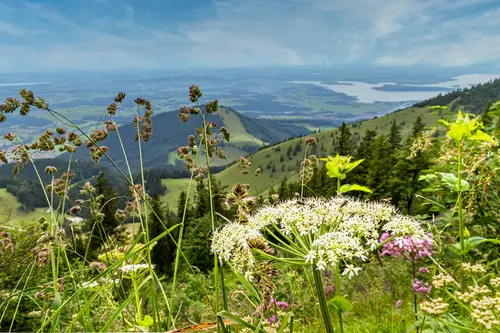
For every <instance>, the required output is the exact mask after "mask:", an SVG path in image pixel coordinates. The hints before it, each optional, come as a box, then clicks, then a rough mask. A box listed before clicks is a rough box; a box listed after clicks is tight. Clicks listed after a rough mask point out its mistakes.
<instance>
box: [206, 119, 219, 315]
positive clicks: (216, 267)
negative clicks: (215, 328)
mask: <svg viewBox="0 0 500 333" xmlns="http://www.w3.org/2000/svg"><path fill="white" fill-rule="evenodd" d="M202 116H203V137H204V138H203V143H204V145H205V159H206V163H207V178H208V193H209V202H210V220H211V222H212V232H214V231H215V214H214V211H215V210H214V201H213V196H212V179H211V178H212V177H211V173H210V156H209V151H210V147H209V146H208V133H207V120H206V118H205V115H202ZM218 275H219V260H218V258H217V254H215V253H214V287H215V310H216V312H215V313H218V312H219V281H218V278H219V276H218Z"/></svg>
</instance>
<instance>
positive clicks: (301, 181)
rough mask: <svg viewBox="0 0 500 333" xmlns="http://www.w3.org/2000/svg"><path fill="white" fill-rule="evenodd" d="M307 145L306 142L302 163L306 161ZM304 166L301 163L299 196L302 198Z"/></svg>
mask: <svg viewBox="0 0 500 333" xmlns="http://www.w3.org/2000/svg"><path fill="white" fill-rule="evenodd" d="M308 146H309V144H307V143H306V148H305V149H304V159H303V160H302V161H303V162H302V163H304V162H305V161H306V158H307V147H308ZM305 167H306V166H305V165H302V177H300V198H303V197H304V185H305V184H304V168H305Z"/></svg>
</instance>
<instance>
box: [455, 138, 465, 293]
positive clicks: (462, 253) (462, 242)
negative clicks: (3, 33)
mask: <svg viewBox="0 0 500 333" xmlns="http://www.w3.org/2000/svg"><path fill="white" fill-rule="evenodd" d="M462 144H463V142H460V143H459V144H458V148H457V178H458V184H457V187H458V197H457V207H458V229H459V234H460V264H463V262H464V256H465V239H464V238H465V237H464V236H465V232H464V230H465V225H464V215H463V210H462V204H463V196H462ZM460 285H461V287H462V292H465V284H464V271H463V269H462V268H460Z"/></svg>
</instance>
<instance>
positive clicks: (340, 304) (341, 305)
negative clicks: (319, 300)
mask: <svg viewBox="0 0 500 333" xmlns="http://www.w3.org/2000/svg"><path fill="white" fill-rule="evenodd" d="M328 304H329V305H332V306H334V307H335V309H337V310H340V311H342V312H348V311H351V310H352V308H353V305H352V303H351V301H349V300H348V299H347V298H345V297H342V296H335V297H334V298H332V299H331V300H329V301H328Z"/></svg>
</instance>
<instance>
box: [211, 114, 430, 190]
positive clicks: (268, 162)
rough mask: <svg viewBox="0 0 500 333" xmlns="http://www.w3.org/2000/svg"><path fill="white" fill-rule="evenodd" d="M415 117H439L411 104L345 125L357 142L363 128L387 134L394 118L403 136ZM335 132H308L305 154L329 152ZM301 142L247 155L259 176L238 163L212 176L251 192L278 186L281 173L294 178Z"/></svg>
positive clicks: (282, 176) (298, 140) (425, 122)
mask: <svg viewBox="0 0 500 333" xmlns="http://www.w3.org/2000/svg"><path fill="white" fill-rule="evenodd" d="M418 116H420V117H421V118H422V121H423V122H424V124H426V125H431V124H433V123H435V122H436V121H437V120H438V119H439V116H438V115H437V114H436V113H435V112H430V111H429V110H428V108H427V107H420V108H417V107H412V108H408V109H405V110H401V111H398V112H394V113H391V114H388V115H386V116H383V117H379V118H375V119H371V120H367V121H363V122H360V123H355V124H349V125H348V127H349V129H350V131H351V133H352V134H353V139H354V140H355V141H358V140H360V139H361V138H362V137H363V135H364V133H365V132H366V131H367V130H375V131H377V133H379V134H384V133H388V132H389V130H390V124H391V122H392V121H393V120H396V124H398V125H399V126H400V129H401V132H402V135H403V136H406V135H407V134H408V133H409V132H410V130H411V127H412V125H413V122H414V121H415V119H416V118H417V117H418ZM336 131H337V130H336V129H334V130H330V131H325V132H321V133H315V134H312V135H310V136H313V137H314V138H316V141H317V145H316V146H313V147H311V148H310V150H309V154H316V155H317V156H318V157H325V156H327V155H328V154H333V153H334V151H333V141H334V136H335V132H336ZM303 142H304V137H301V138H297V139H293V140H289V141H286V142H283V143H280V144H278V145H275V146H272V147H269V148H266V149H263V150H261V151H259V152H257V153H255V154H252V155H250V156H249V157H248V160H250V161H251V162H252V170H255V169H256V168H258V167H260V168H261V170H262V173H261V175H260V176H259V177H255V176H254V174H253V172H250V173H248V174H247V175H244V174H242V173H241V169H240V167H239V164H235V165H232V166H230V167H228V168H227V169H225V170H223V171H221V172H220V173H218V174H217V175H216V177H217V179H218V180H220V181H221V183H222V184H223V185H228V186H232V185H234V184H235V183H238V182H240V183H247V184H249V185H250V190H251V192H252V193H254V194H258V193H262V192H265V191H267V190H268V189H269V188H270V187H271V186H274V185H278V184H279V183H281V181H282V180H283V178H284V177H285V176H286V177H287V178H288V179H289V180H293V179H298V178H297V177H298V170H299V168H300V167H299V165H300V162H301V161H302V160H303V158H304V151H303V148H304V146H305V145H304V143H303ZM297 144H299V145H301V148H302V150H301V151H300V152H297V153H296V155H295V156H294V154H293V153H292V154H291V156H290V158H289V157H288V155H287V151H288V150H289V149H290V148H291V150H292V151H293V150H294V149H295V146H297ZM282 156H283V158H282ZM273 166H274V169H275V170H276V171H275V172H272V170H273Z"/></svg>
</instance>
